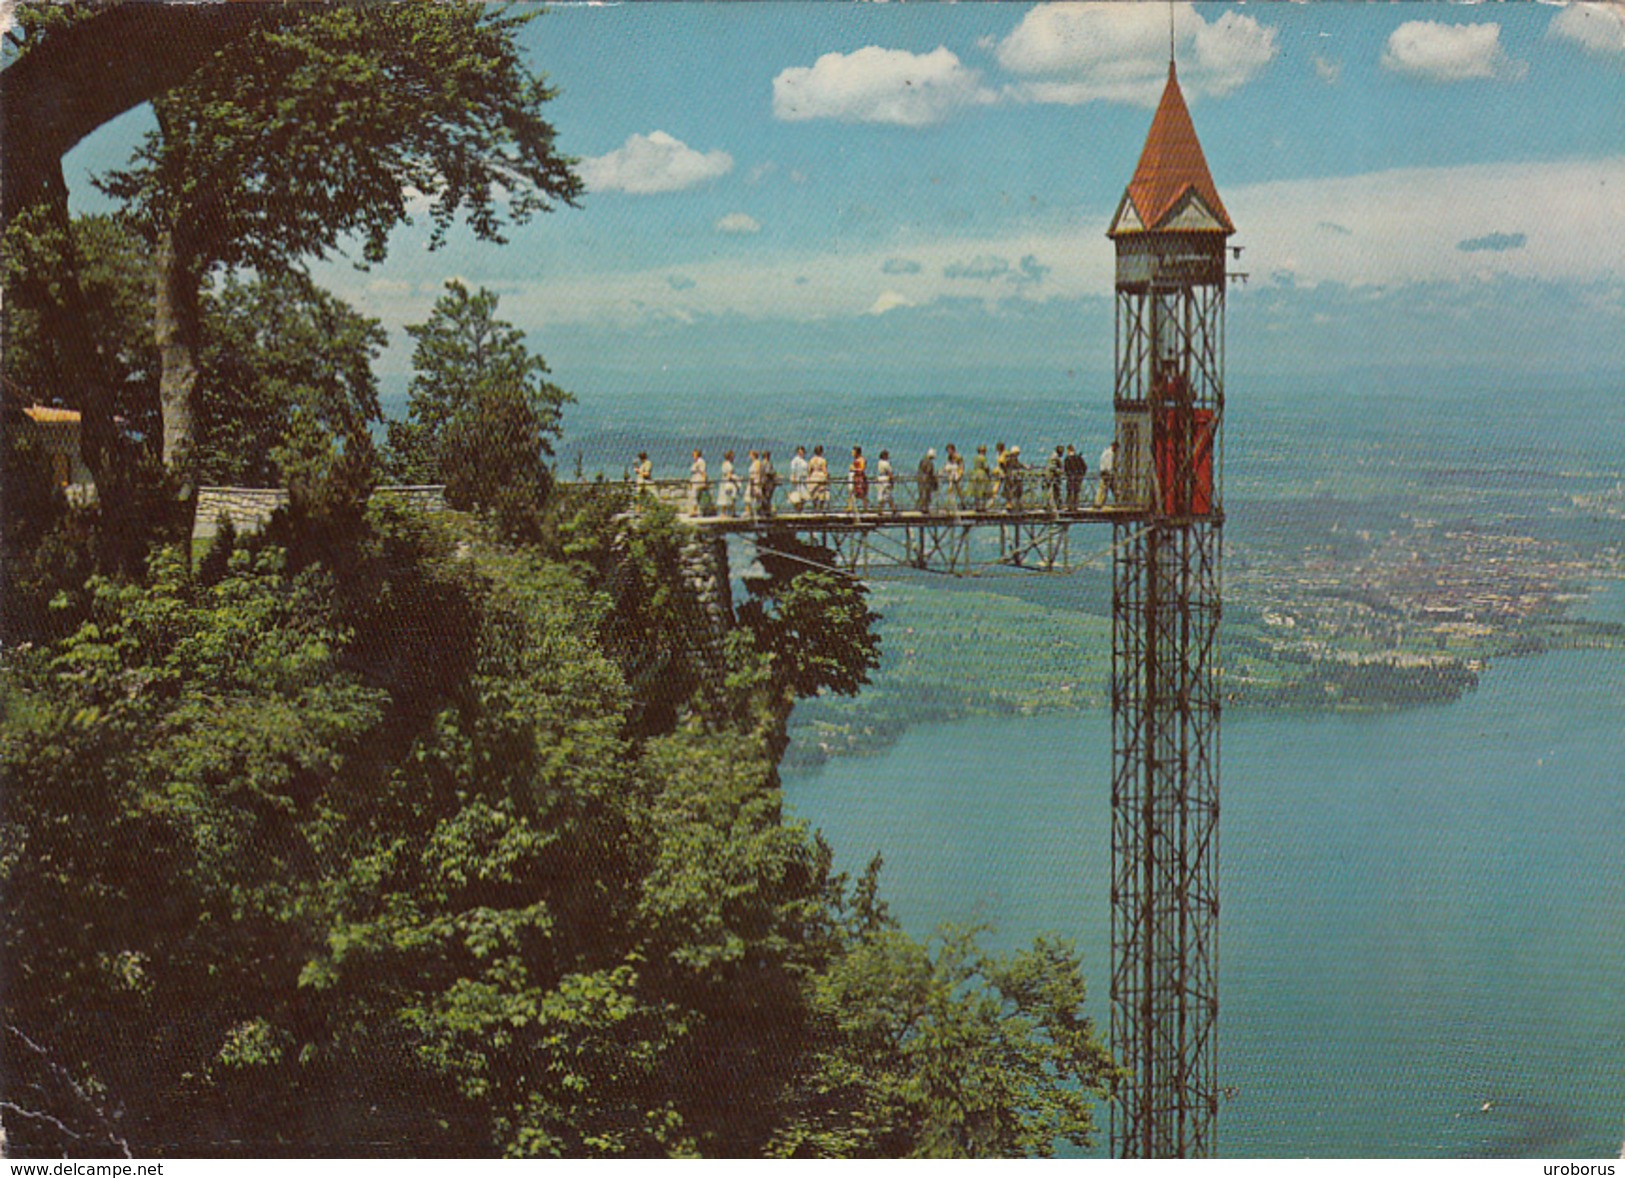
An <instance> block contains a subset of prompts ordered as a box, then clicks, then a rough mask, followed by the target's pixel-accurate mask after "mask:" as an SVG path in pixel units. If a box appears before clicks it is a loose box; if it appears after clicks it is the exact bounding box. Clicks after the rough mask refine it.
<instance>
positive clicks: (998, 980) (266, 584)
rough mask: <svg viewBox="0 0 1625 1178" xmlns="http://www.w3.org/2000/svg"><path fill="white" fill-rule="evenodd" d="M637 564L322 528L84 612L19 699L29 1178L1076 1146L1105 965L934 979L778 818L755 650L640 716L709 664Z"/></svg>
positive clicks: (776, 670)
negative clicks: (46, 1173) (318, 1164)
mask: <svg viewBox="0 0 1625 1178" xmlns="http://www.w3.org/2000/svg"><path fill="white" fill-rule="evenodd" d="M641 523H642V524H643V526H642V527H641V528H637V529H632V530H631V532H630V533H627V532H620V533H616V532H614V531H612V530H609V529H610V528H611V523H610V522H606V521H597V520H595V519H594V518H593V517H592V516H591V513H589V512H586V511H585V510H583V511H581V512H578V513H577V514H576V515H575V516H574V517H572V518H570V519H568V520H565V521H563V522H560V523H559V524H557V525H556V531H555V532H554V533H553V534H552V540H553V542H557V543H559V544H560V545H561V546H563V547H565V548H568V549H569V550H570V551H571V555H570V556H569V558H568V559H566V560H559V559H554V558H550V557H547V556H544V555H542V554H540V553H539V552H537V551H535V550H526V549H518V550H516V549H512V548H505V547H501V546H498V545H495V544H493V543H492V542H490V541H489V540H488V539H486V538H483V537H484V533H483V532H482V530H480V529H477V528H474V527H472V526H470V525H469V524H468V522H467V521H466V520H460V519H458V518H452V519H439V520H437V519H429V518H424V517H419V516H412V515H407V514H401V513H397V512H396V511H393V510H391V509H389V508H387V507H384V506H375V507H372V508H369V509H367V510H366V511H365V512H364V513H362V512H360V511H359V510H357V509H349V510H338V509H334V510H325V511H323V510H314V509H312V508H310V507H309V506H308V505H307V506H306V507H303V508H301V507H298V506H296V508H295V509H294V510H293V511H290V512H289V513H286V514H285V515H283V516H282V517H280V518H279V519H278V520H277V521H275V522H274V523H273V525H272V527H271V528H270V529H269V530H268V532H267V533H266V534H265V535H263V536H261V537H256V538H248V539H246V540H244V539H238V540H236V541H235V542H232V543H222V544H221V545H220V546H219V547H218V550H217V551H216V552H214V553H212V554H211V555H210V556H209V557H208V558H207V561H206V565H207V575H200V576H198V577H196V578H193V577H191V576H190V575H188V573H187V571H186V568H185V565H184V562H183V561H182V560H181V559H180V557H179V556H178V555H177V554H176V553H175V552H174V551H170V550H166V551H164V552H161V553H160V554H159V555H158V556H156V557H155V558H154V559H153V562H152V564H151V566H150V569H149V572H148V576H147V579H146V581H145V582H144V583H142V584H130V583H125V584H118V583H114V582H111V581H106V580H97V581H93V582H92V584H91V587H90V590H91V597H90V601H89V604H88V606H87V609H88V613H87V616H86V619H85V621H84V622H83V624H82V625H80V626H79V628H78V629H77V630H76V631H75V632H74V633H73V634H72V635H71V636H70V637H68V638H67V639H65V640H64V641H62V642H60V643H59V644H57V645H55V646H54V647H52V648H50V649H48V650H34V651H30V652H23V657H17V658H13V659H12V660H10V661H8V664H7V674H8V680H9V681H8V683H7V686H6V694H5V696H4V702H5V705H6V723H5V731H4V736H3V738H0V769H3V771H4V773H5V779H6V782H7V798H6V801H7V809H6V813H5V817H4V823H5V827H4V830H3V832H0V886H3V887H4V890H5V895H6V902H7V913H8V919H7V921H6V922H5V926H4V929H3V931H0V950H3V951H4V953H5V957H6V961H7V963H8V967H9V968H10V970H11V976H10V979H9V980H10V982H11V984H10V985H9V986H8V988H7V990H6V992H5V994H4V996H3V999H0V1001H3V1003H4V1019H3V1021H4V1023H5V1025H6V1026H7V1027H10V1028H13V1029H14V1030H13V1031H12V1032H9V1033H14V1034H16V1035H19V1036H26V1037H27V1042H28V1043H31V1044H33V1045H35V1047H37V1048H38V1050H37V1051H35V1050H32V1049H30V1051H28V1052H27V1053H24V1054H19V1053H17V1052H13V1059H15V1060H18V1061H20V1062H19V1063H18V1064H17V1069H16V1070H15V1074H16V1076H17V1081H18V1082H17V1085H16V1088H17V1090H18V1091H20V1092H27V1093H31V1094H33V1096H31V1097H30V1099H35V1098H37V1099H39V1100H40V1101H42V1102H43V1103H44V1107H43V1108H41V1109H39V1110H38V1111H40V1112H44V1113H47V1114H48V1115H49V1116H51V1117H54V1118H55V1119H56V1121H58V1122H60V1126H61V1127H60V1128H57V1127H53V1124H52V1122H51V1121H49V1120H43V1119H40V1118H37V1117H36V1118H26V1119H25V1118H18V1119H17V1120H12V1119H8V1123H7V1128H8V1131H9V1132H11V1134H12V1136H11V1145H12V1148H13V1149H14V1150H15V1151H16V1152H17V1153H18V1154H20V1155H27V1154H33V1153H43V1152H58V1151H62V1150H69V1151H72V1152H77V1153H84V1152H95V1151H97V1150H99V1149H113V1148H117V1147H118V1145H119V1141H120V1140H123V1141H127V1142H128V1143H129V1145H130V1146H131V1148H132V1149H133V1150H136V1151H139V1152H141V1153H143V1154H160V1155H161V1154H164V1153H170V1154H187V1155H204V1156H209V1155H217V1154H230V1153H239V1152H240V1153H246V1154H251V1155H256V1156H267V1155H283V1154H286V1155H290V1156H309V1155H310V1154H314V1153H323V1154H327V1155H331V1154H334V1153H337V1152H345V1151H354V1152H358V1153H380V1152H401V1153H406V1154H434V1155H436V1156H447V1155H459V1154H486V1153H507V1154H513V1155H523V1156H546V1155H568V1156H594V1155H625V1156H643V1155H680V1154H707V1155H725V1156H754V1155H761V1154H764V1153H768V1152H775V1151H776V1152H784V1153H803V1154H806V1153H827V1154H833V1153H842V1154H888V1153H896V1154H907V1153H918V1154H940V1153H960V1154H976V1155H983V1154H1009V1153H1014V1152H1020V1151H1028V1152H1039V1153H1042V1152H1045V1151H1046V1150H1047V1149H1048V1148H1050V1144H1051V1142H1052V1141H1053V1140H1054V1139H1063V1140H1073V1141H1082V1140H1084V1139H1085V1138H1086V1137H1087V1135H1088V1133H1089V1131H1090V1124H1089V1121H1088V1111H1087V1105H1086V1104H1085V1103H1084V1102H1085V1100H1086V1098H1087V1095H1088V1093H1089V1092H1090V1091H1092V1090H1093V1089H1094V1088H1096V1087H1098V1085H1099V1083H1100V1082H1101V1078H1102V1076H1103V1075H1104V1073H1103V1071H1102V1070H1101V1068H1102V1067H1103V1065H1102V1064H1101V1059H1102V1058H1103V1057H1101V1056H1099V1054H1098V1047H1096V1046H1095V1045H1094V1043H1093V1038H1092V1030H1091V1029H1090V1028H1089V1026H1088V1024H1087V1022H1086V1021H1084V1020H1082V1017H1081V1011H1080V1004H1081V1000H1082V985H1081V981H1078V980H1077V977H1076V962H1075V960H1074V959H1073V958H1072V957H1071V955H1070V954H1069V952H1068V951H1066V950H1064V949H1059V948H1056V947H1053V946H1047V945H1043V944H1041V945H1039V946H1037V947H1035V949H1034V951H1033V952H1032V953H1031V954H1024V955H1017V956H1016V957H1014V958H1011V959H1008V960H1006V959H1002V958H1000V959H996V958H991V957H988V956H987V955H985V954H982V953H981V952H980V951H979V950H977V949H976V948H975V946H974V943H973V941H972V940H971V939H969V938H966V937H958V936H951V937H949V938H948V939H947V940H945V941H944V943H943V944H942V945H941V946H940V947H938V948H935V949H933V950H930V951H927V950H926V949H923V948H921V947H920V946H918V945H915V944H913V943H912V942H910V941H908V940H907V938H905V937H903V936H902V935H901V934H900V933H899V932H898V931H897V930H896V928H895V926H894V925H892V924H891V922H890V921H889V918H888V917H887V916H886V914H885V912H884V908H883V905H881V904H880V902H879V900H878V896H877V883H876V878H875V876H874V874H873V873H871V874H870V875H869V876H867V877H866V878H865V879H864V880H863V881H861V882H860V883H859V884H858V885H857V886H856V888H855V889H854V890H853V891H852V892H851V894H850V895H849V894H848V889H847V884H846V881H845V880H844V879H843V878H841V877H839V876H836V875H834V874H833V872H832V869H831V853H830V850H829V848H828V847H827V846H826V845H824V843H823V842H822V841H821V840H820V839H818V838H816V837H814V836H813V835H811V834H810V833H809V832H808V831H807V829H806V828H805V827H804V826H801V825H799V824H791V823H786V822H785V821H784V819H783V815H782V812H781V801H780V796H779V793H778V790H777V788H776V783H777V774H776V759H777V749H778V748H779V747H780V742H781V740H782V732H783V722H782V715H781V713H780V711H779V708H780V704H781V700H782V693H783V692H784V690H786V680H785V679H784V677H783V672H782V670H781V668H780V666H779V665H778V664H779V663H780V660H777V659H775V658H774V657H773V655H771V654H770V653H768V652H766V651H761V650H758V649H757V648H756V646H755V642H754V639H753V638H752V636H750V635H749V634H748V633H746V632H743V631H741V632H740V633H739V634H738V635H737V636H736V638H735V640H734V641H732V642H731V643H730V648H729V652H728V655H729V658H728V670H729V673H728V676H727V683H726V684H725V685H724V686H723V687H722V688H721V690H723V691H724V692H725V693H726V694H727V695H728V696H729V702H728V706H727V707H725V708H722V709H720V710H712V711H709V712H703V710H702V709H700V708H698V707H674V708H672V709H669V710H668V711H666V712H664V713H658V714H657V712H656V711H655V710H654V709H652V708H650V707H648V706H646V703H645V702H644V701H643V700H641V699H640V695H641V693H642V691H643V690H644V689H643V688H640V687H638V686H636V685H635V684H633V683H629V681H628V678H627V676H626V674H625V673H624V672H623V669H622V668H623V666H626V665H637V664H636V662H635V660H629V659H628V658H627V650H626V646H625V644H626V643H627V642H629V641H631V640H632V639H633V637H634V636H635V635H638V634H641V635H643V636H644V638H645V639H647V641H648V643H649V645H650V647H651V648H655V649H657V648H660V647H662V646H663V647H664V648H665V649H667V650H669V651H673V652H680V651H682V650H683V643H684V642H691V641H693V640H692V638H686V637H684V635H683V634H681V633H677V632H674V630H679V631H680V630H681V629H682V627H683V625H684V623H683V609H682V608H681V607H680V606H679V605H678V604H677V602H678V601H680V600H681V595H677V596H675V597H673V598H670V599H667V600H666V601H663V602H659V603H654V602H641V601H640V600H639V591H638V590H637V588H636V586H639V585H641V584H643V583H644V582H643V578H650V579H651V580H652V579H658V578H661V577H665V576H667V575H668V574H669V572H670V570H671V566H672V563H673V562H674V561H676V560H677V559H678V555H679V552H678V546H679V544H680V539H681V534H680V532H678V530H677V529H676V526H675V525H674V524H673V523H672V521H670V520H669V519H667V518H664V517H663V516H662V515H661V514H660V513H659V512H657V511H653V510H652V511H651V512H650V514H649V516H648V517H646V518H644V519H643V520H642V521H641ZM617 535H618V538H617ZM616 553H620V554H623V556H624V555H625V554H628V553H630V556H629V557H627V558H626V559H625V560H624V561H622V560H617V559H616V558H615V557H614V554H616ZM599 562H602V564H600V563H599ZM616 567H627V568H629V569H630V570H631V571H630V572H629V573H628V574H627V576H628V578H629V579H628V580H627V581H626V582H624V585H625V586H626V588H627V592H625V593H617V591H616V590H615V586H614V584H613V581H612V579H611V577H610V573H609V572H608V571H607V570H612V569H614V568H616ZM792 583H793V581H792ZM785 591H787V589H786V590H785ZM809 600H810V599H809ZM810 608H811V607H810V606H809V605H808V604H807V601H805V600H804V601H801V602H800V603H799V604H797V605H796V606H795V610H794V616H796V617H797V618H800V619H802V620H801V621H800V622H798V625H799V626H800V627H801V630H800V632H801V633H811V632H814V631H813V630H812V629H811V628H810V627H811V625H812V623H811V622H810V621H809V620H808V619H807V615H806V611H807V610H808V609H810ZM849 649H852V650H857V651H861V650H862V649H864V648H863V646H862V645H861V644H858V645H856V646H852V647H849ZM674 657H682V656H680V655H679V656H674ZM810 673H813V674H827V672H819V671H816V670H815V671H813V672H810ZM702 713H703V715H704V716H705V721H704V722H703V723H702V722H700V717H701V716H702ZM19 1041H20V1040H19Z"/></svg>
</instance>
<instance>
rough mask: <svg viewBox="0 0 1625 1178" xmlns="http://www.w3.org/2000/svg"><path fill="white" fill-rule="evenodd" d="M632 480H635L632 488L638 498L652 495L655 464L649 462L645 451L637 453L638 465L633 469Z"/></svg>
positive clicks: (647, 453)
mask: <svg viewBox="0 0 1625 1178" xmlns="http://www.w3.org/2000/svg"><path fill="white" fill-rule="evenodd" d="M633 478H634V479H635V480H636V481H635V483H634V486H635V488H636V492H637V494H638V495H639V496H640V497H641V496H643V495H652V494H654V489H655V464H654V463H652V462H650V461H649V452H648V451H647V450H639V451H638V465H637V467H636V468H635V471H634V474H633Z"/></svg>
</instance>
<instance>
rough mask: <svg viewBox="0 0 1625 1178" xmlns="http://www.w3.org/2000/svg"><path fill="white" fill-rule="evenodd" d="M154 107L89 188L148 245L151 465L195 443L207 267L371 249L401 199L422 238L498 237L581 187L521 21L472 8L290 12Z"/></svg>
mask: <svg viewBox="0 0 1625 1178" xmlns="http://www.w3.org/2000/svg"><path fill="white" fill-rule="evenodd" d="M277 14H278V15H277V18H276V19H275V20H272V21H269V22H267V23H265V24H263V25H261V26H259V27H256V28H255V29H254V30H253V31H252V32H250V33H249V34H247V35H246V36H244V37H242V38H239V39H237V40H234V41H232V42H231V43H229V44H227V45H225V46H223V47H221V48H220V49H219V50H218V51H217V52H215V53H214V54H213V55H212V56H210V57H209V58H207V59H206V60H205V61H204V62H202V63H201V64H200V65H199V66H198V68H197V69H196V70H194V71H193V72H192V73H191V74H190V75H189V76H188V77H187V78H186V80H185V81H184V82H183V83H181V84H180V85H178V86H176V87H175V88H174V89H172V90H170V91H168V92H167V93H165V94H164V95H162V96H161V97H159V98H156V99H155V100H154V102H153V110H154V113H155V114H156V116H157V121H158V130H156V131H154V132H153V133H152V134H150V135H149V136H148V137H147V140H146V141H145V143H144V145H143V146H142V147H141V149H140V150H139V151H138V152H137V153H136V155H135V157H134V159H133V161H132V165H131V167H130V168H129V169H128V170H126V171H123V172H118V173H114V174H113V175H111V176H109V177H107V178H105V179H104V180H103V181H102V186H103V187H104V188H105V189H106V191H108V192H109V193H110V194H112V195H115V196H118V197H121V198H123V199H125V200H127V201H129V202H130V204H131V207H132V209H133V211H134V212H135V214H136V215H137V216H138V217H139V219H140V221H141V223H142V224H143V225H144V226H145V228H146V230H147V232H148V233H149V234H150V235H151V239H152V241H153V243H154V247H153V248H154V255H155V263H156V266H155V268H156V278H155V286H154V306H155V316H154V322H155V332H156V338H157V342H158V346H159V349H160V352H161V354H162V360H163V376H162V383H161V390H160V391H161V398H162V402H163V413H164V444H163V454H164V460H165V463H166V464H168V465H171V466H180V467H182V468H184V467H185V466H186V464H187V463H188V462H190V461H191V460H192V459H191V457H190V452H191V451H193V450H194V449H195V447H196V445H197V438H196V435H195V421H194V417H195V414H196V404H195V395H194V394H195V388H196V383H197V357H198V345H199V341H200V333H201V305H200V298H199V293H200V291H201V289H202V286H203V282H204V280H205V278H206V277H207V275H209V274H210V273H211V272H212V271H214V270H216V269H217V268H221V267H225V268H232V267H249V268H252V269H253V270H255V271H256V272H258V273H260V274H262V275H268V274H273V273H278V272H281V271H284V270H286V269H288V268H290V267H295V266H297V265H299V264H300V263H301V262H302V260H303V259H305V258H309V257H324V256H326V255H328V254H329V253H331V252H333V251H334V250H336V249H338V248H340V246H341V244H342V243H343V242H344V241H345V240H346V239H347V238H349V237H350V236H352V235H355V236H359V238H360V239H361V259H362V261H363V262H365V263H371V262H376V261H379V260H381V259H382V258H383V257H384V255H385V252H386V247H387V244H388V238H389V234H390V232H391V231H392V230H393V229H394V228H395V227H396V226H398V225H400V224H403V223H409V222H410V221H411V216H410V213H409V209H408V202H409V200H411V199H414V198H416V197H422V198H426V199H427V200H428V201H429V217H430V220H431V222H432V224H433V234H432V237H431V241H430V244H431V246H434V245H438V244H439V243H440V242H441V241H443V240H444V236H445V234H446V232H447V230H448V229H449V228H450V226H451V225H452V224H453V223H454V221H456V220H457V218H458V217H459V216H460V215H461V216H466V219H467V221H468V224H469V225H470V226H471V228H472V229H473V231H474V233H475V234H476V236H478V237H480V238H481V239H483V240H488V241H498V242H500V241H501V240H502V233H501V230H502V227H503V223H504V214H503V212H502V209H501V206H502V205H503V204H504V203H505V206H506V217H507V219H509V220H513V221H524V220H526V219H528V218H529V217H530V216H531V215H532V214H534V213H536V212H538V211H546V210H548V209H550V208H551V207H553V204H554V202H558V201H565V202H569V201H573V200H574V198H575V197H576V196H577V195H578V194H579V192H580V182H579V180H578V179H577V177H576V176H575V175H574V174H573V173H572V172H571V171H570V167H569V164H570V161H568V160H566V159H564V158H562V157H560V156H558V155H556V154H555V152H554V150H553V138H554V132H553V128H552V127H551V126H550V125H549V124H548V123H547V122H546V121H545V120H544V119H543V118H542V117H541V114H540V111H541V108H542V106H543V105H544V104H545V103H546V102H547V101H548V100H549V99H550V98H551V97H552V96H553V91H552V90H550V89H548V87H547V86H546V85H545V84H544V83H543V82H542V80H541V79H539V78H536V77H532V76H531V75H530V73H529V72H528V70H527V69H526V67H525V65H524V62H523V60H522V59H521V56H520V53H519V50H518V47H517V45H516V44H515V41H514V34H515V33H516V31H517V29H518V27H519V26H520V25H521V24H523V23H524V21H526V20H528V19H529V17H528V16H517V17H516V16H512V15H509V14H507V13H504V12H502V11H499V10H496V9H493V8H490V7H487V6H485V5H464V4H455V5H342V6H338V5H335V6H317V7H306V6H303V5H299V6H289V7H287V8H282V9H278V10H277Z"/></svg>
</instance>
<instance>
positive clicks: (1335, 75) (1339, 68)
mask: <svg viewBox="0 0 1625 1178" xmlns="http://www.w3.org/2000/svg"><path fill="white" fill-rule="evenodd" d="M1315 77H1317V78H1319V79H1320V80H1321V81H1322V82H1325V83H1326V85H1328V86H1335V85H1337V83H1338V82H1339V81H1340V80H1341V79H1342V77H1343V63H1342V62H1340V61H1331V60H1329V59H1327V58H1324V57H1322V56H1321V55H1320V54H1318V53H1317V54H1315Z"/></svg>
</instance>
